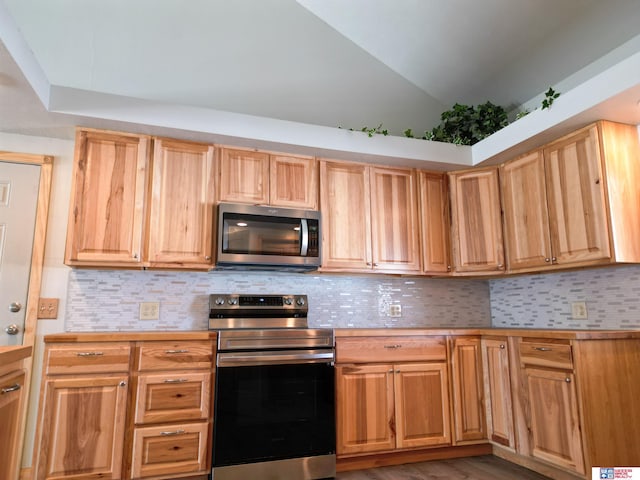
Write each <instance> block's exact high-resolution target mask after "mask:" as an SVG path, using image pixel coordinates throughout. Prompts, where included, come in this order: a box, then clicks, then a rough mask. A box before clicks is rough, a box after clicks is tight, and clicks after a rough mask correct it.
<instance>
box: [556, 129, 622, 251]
mask: <svg viewBox="0 0 640 480" xmlns="http://www.w3.org/2000/svg"><path fill="white" fill-rule="evenodd" d="M544 157H545V168H546V175H547V196H548V204H549V216H550V226H551V246H552V250H553V253H554V255H555V257H556V258H557V263H569V262H572V263H573V262H584V261H593V260H600V259H602V260H604V261H605V262H606V261H607V260H608V259H610V258H611V246H610V240H609V228H608V224H607V216H606V210H605V205H606V203H605V193H604V183H605V181H604V178H603V172H602V160H601V156H600V144H599V139H598V130H597V127H595V126H594V127H592V128H590V129H586V130H581V131H580V132H578V133H577V134H576V135H573V136H570V137H567V138H565V139H563V140H560V141H558V142H556V143H553V144H551V145H550V146H549V147H547V148H545V149H544Z"/></svg>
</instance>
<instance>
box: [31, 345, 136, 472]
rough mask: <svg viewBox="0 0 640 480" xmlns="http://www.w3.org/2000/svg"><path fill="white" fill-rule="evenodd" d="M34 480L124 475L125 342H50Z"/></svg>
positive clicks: (127, 351) (126, 390) (126, 371)
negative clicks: (68, 343)
mask: <svg viewBox="0 0 640 480" xmlns="http://www.w3.org/2000/svg"><path fill="white" fill-rule="evenodd" d="M44 355H45V362H46V363H45V366H44V372H45V377H44V378H43V384H42V390H41V400H40V409H41V416H40V424H39V431H40V445H39V448H38V451H37V452H38V454H37V462H36V468H37V471H36V476H35V478H36V479H37V480H45V479H92V478H101V479H113V480H119V479H120V478H122V455H123V451H124V444H125V425H126V415H127V394H128V387H129V356H128V355H129V345H128V344H127V343H104V344H96V343H91V344H74V345H53V346H51V345H48V346H47V347H46V348H45V354H44Z"/></svg>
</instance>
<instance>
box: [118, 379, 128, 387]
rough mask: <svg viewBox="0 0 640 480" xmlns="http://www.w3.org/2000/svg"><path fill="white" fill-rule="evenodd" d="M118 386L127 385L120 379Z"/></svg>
mask: <svg viewBox="0 0 640 480" xmlns="http://www.w3.org/2000/svg"><path fill="white" fill-rule="evenodd" d="M118 386H119V387H126V386H127V382H125V381H124V380H121V381H120V383H119V384H118Z"/></svg>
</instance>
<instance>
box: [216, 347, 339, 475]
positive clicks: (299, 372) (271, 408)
mask: <svg viewBox="0 0 640 480" xmlns="http://www.w3.org/2000/svg"><path fill="white" fill-rule="evenodd" d="M269 353H270V356H271V357H272V358H271V359H270V360H264V359H259V360H258V361H256V362H250V361H249V360H248V359H247V356H248V355H249V354H246V353H245V354H243V355H242V356H243V357H244V358H243V359H242V360H241V361H240V362H239V363H236V362H234V360H232V359H231V360H230V359H228V358H227V359H226V360H225V359H224V355H225V354H219V361H218V368H217V371H216V393H215V417H214V441H213V466H214V469H215V468H216V467H224V466H229V465H239V464H246V463H257V462H268V461H273V460H282V459H291V458H299V457H312V456H317V455H332V454H335V409H334V367H333V361H332V360H327V359H322V358H319V359H317V360H310V359H309V358H307V359H306V360H302V362H303V363H295V360H293V358H292V357H293V356H295V355H296V354H297V353H299V352H269ZM229 355H234V354H229ZM274 355H275V356H284V358H285V360H284V362H285V363H278V362H279V360H276V359H275V358H273V357H274ZM252 363H253V364H252Z"/></svg>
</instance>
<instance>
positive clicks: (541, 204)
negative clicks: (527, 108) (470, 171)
mask: <svg viewBox="0 0 640 480" xmlns="http://www.w3.org/2000/svg"><path fill="white" fill-rule="evenodd" d="M500 182H501V185H502V199H503V205H504V227H505V245H506V251H507V255H506V256H507V266H508V268H509V269H510V270H514V271H516V270H522V269H527V268H532V267H543V266H545V265H551V263H552V258H553V257H552V252H551V239H550V237H549V213H548V211H547V188H546V180H545V171H544V156H543V155H542V151H541V150H537V151H535V152H532V153H529V154H527V155H525V156H523V157H521V158H518V159H516V160H512V161H510V162H507V163H505V164H504V165H502V167H500Z"/></svg>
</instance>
